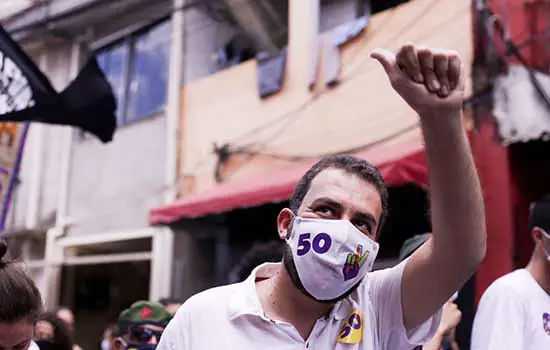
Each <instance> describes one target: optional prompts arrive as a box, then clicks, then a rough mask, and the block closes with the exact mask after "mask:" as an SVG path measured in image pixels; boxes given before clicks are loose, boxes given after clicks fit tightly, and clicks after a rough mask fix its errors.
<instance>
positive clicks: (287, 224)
mask: <svg viewBox="0 0 550 350" xmlns="http://www.w3.org/2000/svg"><path fill="white" fill-rule="evenodd" d="M293 219H294V213H293V212H292V210H290V209H288V208H284V209H283V210H281V212H280V213H279V216H277V230H278V231H279V238H280V239H282V240H285V239H287V237H288V236H289V235H290V230H291V229H292V220H293Z"/></svg>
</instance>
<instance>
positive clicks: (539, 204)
mask: <svg viewBox="0 0 550 350" xmlns="http://www.w3.org/2000/svg"><path fill="white" fill-rule="evenodd" d="M535 227H538V228H541V229H543V230H544V231H546V232H548V233H550V194H547V195H545V196H543V197H541V198H540V199H539V200H537V201H536V202H535V204H534V205H533V206H532V207H531V210H530V213H529V229H530V230H531V231H532V230H533V229H534V228H535Z"/></svg>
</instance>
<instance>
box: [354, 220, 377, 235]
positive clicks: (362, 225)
mask: <svg viewBox="0 0 550 350" xmlns="http://www.w3.org/2000/svg"><path fill="white" fill-rule="evenodd" d="M353 225H355V227H357V228H358V229H359V230H361V231H363V232H366V233H371V231H372V226H371V224H370V223H369V222H368V221H366V220H361V219H358V220H353Z"/></svg>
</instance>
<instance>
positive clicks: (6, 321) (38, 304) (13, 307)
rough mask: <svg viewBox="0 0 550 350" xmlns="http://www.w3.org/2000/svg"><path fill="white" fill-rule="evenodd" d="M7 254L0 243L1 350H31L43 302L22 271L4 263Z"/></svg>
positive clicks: (2, 243)
mask: <svg viewBox="0 0 550 350" xmlns="http://www.w3.org/2000/svg"><path fill="white" fill-rule="evenodd" d="M7 250H8V245H7V243H6V242H5V241H3V240H0V349H4V350H27V349H33V348H36V344H34V343H33V342H32V338H33V330H34V323H35V322H36V320H37V318H38V316H39V315H40V313H41V312H42V298H41V297H40V292H39V291H38V288H36V285H35V284H34V282H33V281H32V279H31V278H30V277H29V276H28V275H27V274H26V273H25V271H24V270H23V269H22V268H21V267H20V266H18V265H16V264H15V263H14V262H13V261H8V260H7V259H5V257H4V255H6V252H7Z"/></svg>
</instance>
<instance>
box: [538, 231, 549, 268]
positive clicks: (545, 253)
mask: <svg viewBox="0 0 550 350" xmlns="http://www.w3.org/2000/svg"><path fill="white" fill-rule="evenodd" d="M537 228H538V229H539V230H540V232H542V235H543V236H544V237H545V238H546V239H548V240H549V241H550V234H549V233H548V232H546V230H544V229H542V228H540V227H537ZM542 251H543V252H544V255H546V260H548V261H549V262H550V253H549V252H548V250H546V248H545V247H544V245H542Z"/></svg>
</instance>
